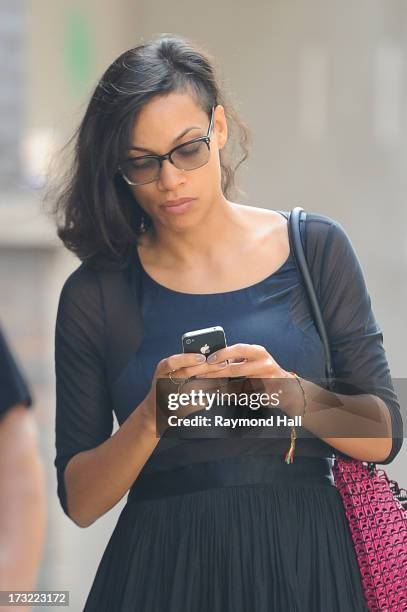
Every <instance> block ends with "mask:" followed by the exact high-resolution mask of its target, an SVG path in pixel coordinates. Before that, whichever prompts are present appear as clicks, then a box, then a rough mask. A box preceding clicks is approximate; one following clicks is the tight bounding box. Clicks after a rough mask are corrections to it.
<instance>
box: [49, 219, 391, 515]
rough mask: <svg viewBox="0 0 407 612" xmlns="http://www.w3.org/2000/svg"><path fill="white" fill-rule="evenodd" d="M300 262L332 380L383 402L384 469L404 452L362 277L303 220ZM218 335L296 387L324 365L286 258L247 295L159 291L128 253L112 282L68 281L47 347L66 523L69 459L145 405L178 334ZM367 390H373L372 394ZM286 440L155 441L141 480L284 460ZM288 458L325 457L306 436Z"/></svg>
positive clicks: (330, 234) (105, 277)
mask: <svg viewBox="0 0 407 612" xmlns="http://www.w3.org/2000/svg"><path fill="white" fill-rule="evenodd" d="M302 235H303V239H304V242H305V252H306V256H307V261H308V264H309V267H310V271H311V275H312V278H313V281H314V284H315V288H316V292H317V295H318V297H319V300H320V305H321V310H322V314H323V317H324V320H325V324H326V327H327V332H328V335H329V339H330V344H331V350H332V357H333V365H334V369H335V373H336V376H337V377H338V378H346V379H350V378H352V377H354V379H355V380H357V381H358V388H359V389H360V388H361V383H360V382H359V381H365V383H364V384H365V386H364V387H363V389H362V390H363V391H364V392H366V393H369V392H371V393H375V394H376V395H378V396H379V397H381V398H382V399H383V401H385V403H386V405H387V406H388V408H389V411H390V413H391V417H392V427H393V445H392V449H391V453H390V455H389V456H388V458H387V459H386V460H385V461H383V462H380V463H383V464H387V463H390V462H391V461H392V460H393V459H394V457H395V456H396V455H397V453H398V452H399V450H400V448H401V444H402V422H401V414H400V407H399V404H398V401H397V397H396V394H395V392H394V388H393V385H392V381H391V377H390V371H389V367H388V363H387V359H386V355H385V351H384V348H383V344H382V341H383V337H382V333H381V330H380V328H379V326H378V324H377V322H376V320H375V317H374V314H373V312H372V308H371V302H370V297H369V294H368V291H367V289H366V285H365V281H364V277H363V273H362V270H361V266H360V264H359V261H358V259H357V256H356V254H355V251H354V249H353V247H352V245H351V242H350V240H349V238H348V236H347V234H346V232H345V231H344V229H343V228H342V226H341V225H340V224H339V223H338V222H336V221H334V220H332V219H330V218H328V217H326V216H323V215H318V214H314V213H308V214H307V223H306V232H305V228H304V227H302ZM215 324H216V325H218V324H220V325H223V327H224V328H225V332H226V337H227V340H228V344H229V345H230V344H233V343H234V342H238V341H241V342H252V343H258V344H260V343H261V344H262V345H263V346H265V347H266V348H267V349H268V350H270V353H271V354H272V355H273V356H274V357H275V358H276V360H277V362H278V363H279V364H280V365H281V366H282V367H283V368H284V369H287V370H291V371H292V370H294V371H296V372H298V373H299V374H300V375H301V376H303V377H304V378H309V379H312V378H314V379H318V377H323V376H324V354H323V348H322V343H321V342H320V339H319V337H318V335H317V332H316V329H315V326H314V324H313V321H312V318H311V315H310V312H309V310H308V306H307V302H306V298H305V293H304V289H303V287H302V283H301V280H300V276H299V273H298V271H297V269H296V266H295V263H294V261H293V257H292V254H291V253H290V255H289V257H288V258H287V260H286V262H285V263H284V264H283V265H282V266H281V267H280V268H279V269H278V270H277V271H275V272H274V273H273V274H271V275H269V276H268V277H267V278H265V279H263V281H260V282H258V283H255V284H254V285H251V286H249V287H245V288H243V289H238V290H235V291H229V292H224V293H217V294H188V293H183V292H178V291H173V290H171V289H168V288H166V287H164V286H162V285H160V284H159V283H157V282H156V281H154V280H153V279H152V278H151V277H149V275H148V274H147V273H146V272H145V271H144V269H143V268H142V265H141V262H140V260H139V257H138V254H137V249H136V248H134V252H133V254H132V255H131V256H130V257H129V260H128V262H127V265H126V267H125V268H124V270H123V272H121V273H114V272H112V273H107V272H103V271H101V270H100V269H98V268H97V266H95V265H94V262H93V263H92V264H90V263H82V264H81V265H80V266H79V267H78V268H77V269H76V270H75V271H74V272H73V273H72V274H71V275H70V276H69V278H68V279H67V280H66V282H65V284H64V286H63V289H62V292H61V296H60V301H59V307H58V314H57V321H56V335H55V368H56V392H57V407H56V409H57V410H56V449H57V455H56V459H55V465H56V468H57V475H58V494H59V497H60V500H61V504H62V507H63V508H64V510H65V512H66V492H65V487H64V482H63V472H64V469H65V467H66V465H67V463H68V461H69V460H70V458H71V457H73V456H74V455H75V454H76V453H78V452H80V451H83V450H87V449H90V448H94V447H96V446H97V445H99V444H100V443H102V442H103V441H104V440H106V439H107V438H108V437H109V436H110V435H111V433H112V428H113V412H114V413H115V415H116V417H117V420H118V423H119V424H122V423H123V422H124V421H125V419H126V418H127V417H128V416H129V415H130V414H131V412H132V411H133V410H134V408H136V407H137V405H138V404H139V403H140V402H141V401H142V399H143V398H144V397H145V395H146V394H147V393H148V390H149V388H150V384H151V378H152V375H153V372H154V368H155V365H156V364H157V362H158V361H159V360H160V359H161V358H163V357H164V356H168V355H170V354H173V353H179V352H181V346H180V335H181V332H184V331H189V330H191V329H197V328H203V327H208V326H211V325H215ZM369 381H370V383H369ZM286 436H287V437H286V438H283V439H273V440H270V439H266V440H259V439H241V438H239V439H230V440H226V439H225V438H223V439H221V440H217V439H206V440H203V439H202V440H198V441H197V440H195V441H191V440H188V439H186V440H179V439H178V440H174V439H167V438H162V439H161V440H160V442H159V444H158V445H157V447H156V448H155V449H154V451H153V453H152V455H151V457H150V458H149V460H148V461H147V463H146V464H145V466H144V468H143V470H142V472H144V473H148V472H152V471H156V470H160V469H163V467H165V469H170V468H172V467H177V466H179V465H185V464H188V463H189V462H191V461H205V460H208V459H211V460H213V459H214V458H216V457H224V456H230V455H232V454H236V453H241V452H244V453H245V454H262V453H270V448H271V444H272V445H273V446H272V448H273V451H275V452H276V453H277V454H283V453H285V452H286V451H287V449H288V446H289V430H288V431H287V432H286ZM296 455H308V456H315V457H330V456H332V447H330V446H329V445H328V444H326V443H325V442H324V441H323V440H321V439H319V438H317V437H316V436H314V437H312V436H310V435H309V433H308V436H307V437H306V438H299V439H298V441H297V447H296Z"/></svg>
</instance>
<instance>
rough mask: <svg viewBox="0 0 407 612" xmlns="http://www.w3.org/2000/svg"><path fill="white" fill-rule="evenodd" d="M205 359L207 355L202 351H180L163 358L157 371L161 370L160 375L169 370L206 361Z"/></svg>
mask: <svg viewBox="0 0 407 612" xmlns="http://www.w3.org/2000/svg"><path fill="white" fill-rule="evenodd" d="M205 361H206V358H205V355H201V354H200V353H178V354H175V355H170V356H169V357H165V358H164V359H162V360H161V361H160V362H159V364H158V366H157V371H159V373H160V375H162V374H168V372H172V371H174V370H179V369H180V368H183V367H189V366H193V365H197V364H200V363H205Z"/></svg>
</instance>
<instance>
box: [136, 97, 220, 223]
mask: <svg viewBox="0 0 407 612" xmlns="http://www.w3.org/2000/svg"><path fill="white" fill-rule="evenodd" d="M208 127H209V118H208V115H207V114H206V113H205V111H204V110H203V109H202V108H201V107H200V106H199V105H198V104H197V103H196V102H195V100H194V98H193V97H192V96H191V95H189V94H187V93H171V94H169V95H168V96H165V97H164V96H157V97H156V98H153V99H152V100H150V101H149V102H148V103H147V104H146V105H145V106H143V108H142V109H141V111H140V112H139V114H138V116H137V119H136V121H135V123H134V126H133V130H132V140H131V142H132V147H133V148H132V149H131V150H129V151H128V157H140V156H142V155H148V154H157V155H164V154H166V153H168V152H169V151H170V150H171V149H172V148H174V147H175V146H177V145H180V144H183V143H186V142H188V141H189V140H192V139H193V138H198V137H199V136H206V134H207V132H208ZM210 139H211V140H210V151H209V160H208V162H207V163H206V164H205V165H203V166H201V167H199V168H196V169H194V170H181V169H179V168H176V167H175V166H174V165H173V164H172V163H171V162H170V161H169V160H164V161H163V163H162V166H161V171H160V174H159V178H158V180H156V181H155V182H152V183H147V184H144V185H137V186H131V185H129V188H130V189H131V191H132V193H133V195H134V197H135V198H136V199H137V202H138V204H139V205H140V207H141V208H142V209H143V210H144V211H145V212H146V213H147V214H148V215H149V216H150V217H151V219H152V221H153V223H154V226H156V227H157V225H161V226H165V227H169V226H170V227H176V228H185V227H188V228H189V227H191V226H192V225H195V224H197V223H199V222H200V221H201V220H202V219H203V218H204V217H205V215H206V213H207V212H208V210H209V209H210V207H211V206H212V205H213V204H214V203H216V201H217V200H219V199H220V198H221V197H222V190H221V168H220V159H219V150H220V149H222V148H223V146H224V145H225V142H226V139H227V125H226V119H225V114H224V109H223V107H222V106H221V105H218V106H217V107H215V110H214V115H213V129H212V132H211V134H210ZM205 146H206V145H205ZM180 198H191V199H193V200H192V201H191V202H189V203H188V204H185V205H184V206H181V207H173V208H172V210H171V207H169V206H168V205H166V203H167V202H169V203H171V202H170V201H172V200H178V199H180Z"/></svg>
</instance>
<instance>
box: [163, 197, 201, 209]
mask: <svg viewBox="0 0 407 612" xmlns="http://www.w3.org/2000/svg"><path fill="white" fill-rule="evenodd" d="M194 199H195V198H179V199H178V200H167V202H164V204H162V206H164V207H165V208H172V207H173V206H179V205H180V204H184V203H185V202H190V201H191V200H194Z"/></svg>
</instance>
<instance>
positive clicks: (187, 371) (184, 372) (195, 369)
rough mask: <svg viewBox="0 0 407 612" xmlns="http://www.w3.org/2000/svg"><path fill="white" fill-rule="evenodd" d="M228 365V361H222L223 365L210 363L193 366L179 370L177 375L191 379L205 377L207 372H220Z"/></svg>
mask: <svg viewBox="0 0 407 612" xmlns="http://www.w3.org/2000/svg"><path fill="white" fill-rule="evenodd" d="M227 365H228V362H227V361H222V362H221V363H216V364H212V365H211V364H209V363H208V362H205V363H203V364H198V365H193V366H189V367H186V368H180V369H179V370H177V372H176V374H177V376H180V377H183V378H189V377H190V376H194V377H195V376H200V375H203V376H205V374H206V373H207V372H213V371H215V370H219V369H221V368H224V367H226V366H227Z"/></svg>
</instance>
